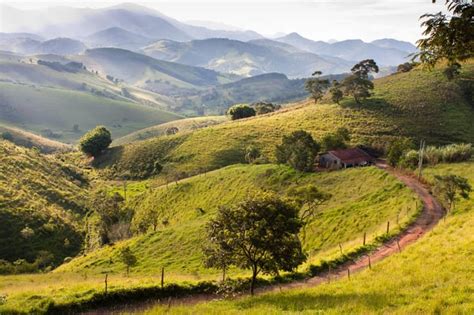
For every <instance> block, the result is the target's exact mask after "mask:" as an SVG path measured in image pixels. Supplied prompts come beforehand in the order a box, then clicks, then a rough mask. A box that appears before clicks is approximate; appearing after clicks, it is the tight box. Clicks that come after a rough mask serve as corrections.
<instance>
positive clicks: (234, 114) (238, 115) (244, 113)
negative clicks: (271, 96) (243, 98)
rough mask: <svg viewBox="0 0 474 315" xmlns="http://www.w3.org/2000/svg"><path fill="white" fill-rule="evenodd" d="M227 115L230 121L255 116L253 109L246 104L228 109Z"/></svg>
mask: <svg viewBox="0 0 474 315" xmlns="http://www.w3.org/2000/svg"><path fill="white" fill-rule="evenodd" d="M227 114H228V115H229V116H230V118H231V119H232V120H237V119H242V118H247V117H252V116H255V115H256V114H257V112H256V111H255V109H254V108H252V107H250V106H248V105H247V104H237V105H234V106H232V107H230V108H229V110H228V111H227Z"/></svg>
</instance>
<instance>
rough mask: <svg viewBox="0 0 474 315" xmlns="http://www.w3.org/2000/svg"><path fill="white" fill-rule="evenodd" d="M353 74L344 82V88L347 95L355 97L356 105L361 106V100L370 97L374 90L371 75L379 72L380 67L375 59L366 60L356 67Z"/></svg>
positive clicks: (352, 70) (353, 68)
mask: <svg viewBox="0 0 474 315" xmlns="http://www.w3.org/2000/svg"><path fill="white" fill-rule="evenodd" d="M351 72H352V75H350V76H348V77H346V78H345V79H344V80H343V81H342V86H343V87H344V92H345V94H346V95H351V96H353V97H354V100H355V101H356V103H357V104H361V100H363V99H365V98H367V97H370V96H371V94H370V90H373V89H374V84H373V83H372V81H370V80H369V74H370V73H371V72H375V73H377V72H379V67H378V66H377V64H376V63H375V61H374V60H373V59H366V60H362V61H361V62H359V63H357V64H356V65H354V67H352V69H351Z"/></svg>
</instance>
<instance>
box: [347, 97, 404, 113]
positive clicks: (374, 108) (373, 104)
mask: <svg viewBox="0 0 474 315" xmlns="http://www.w3.org/2000/svg"><path fill="white" fill-rule="evenodd" d="M340 106H341V107H342V108H349V109H354V110H360V109H363V110H367V111H371V112H377V113H395V112H397V111H396V108H394V107H393V105H392V104H390V103H389V102H387V101H386V100H385V99H383V98H380V97H371V98H367V99H365V100H362V101H361V103H360V104H357V103H356V101H355V100H354V99H346V100H344V101H342V102H341V104H340Z"/></svg>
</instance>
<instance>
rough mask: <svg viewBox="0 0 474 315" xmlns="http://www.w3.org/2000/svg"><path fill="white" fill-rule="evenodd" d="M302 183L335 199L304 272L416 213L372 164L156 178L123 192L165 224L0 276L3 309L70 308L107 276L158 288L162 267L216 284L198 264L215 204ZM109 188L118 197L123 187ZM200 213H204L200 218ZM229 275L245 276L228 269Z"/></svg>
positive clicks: (170, 276)
mask: <svg viewBox="0 0 474 315" xmlns="http://www.w3.org/2000/svg"><path fill="white" fill-rule="evenodd" d="M304 183H314V184H315V185H317V186H318V187H320V188H321V189H323V190H324V191H327V192H330V193H332V194H333V198H332V199H331V200H330V201H329V203H328V204H327V205H326V206H324V207H323V208H322V211H321V214H320V216H319V217H318V219H317V221H316V222H315V223H314V224H313V225H311V226H309V227H308V230H307V238H306V242H305V244H304V246H305V248H306V250H307V251H308V252H309V253H310V259H309V261H308V263H307V264H305V265H304V266H302V267H301V268H302V270H303V269H305V268H307V265H308V264H309V263H314V264H318V263H320V262H321V260H322V259H325V260H329V259H333V258H335V257H338V256H339V247H338V244H339V243H342V244H343V247H344V251H350V250H352V249H355V248H357V247H359V246H361V244H362V235H363V233H364V232H367V233H368V242H372V241H373V240H374V239H375V237H376V236H378V235H381V234H383V233H384V231H385V224H386V222H387V220H390V221H392V222H395V220H396V217H397V214H398V213H399V212H402V213H401V216H400V225H403V224H404V223H406V222H408V221H409V220H410V219H411V217H412V216H413V215H415V214H416V213H417V209H416V207H417V198H416V197H415V196H414V195H413V193H412V192H411V191H410V190H409V189H408V188H406V187H404V186H403V185H402V184H401V183H400V182H399V181H398V180H396V179H395V178H393V177H392V176H390V175H388V174H386V173H385V172H383V171H381V170H379V169H376V168H372V167H369V168H360V169H349V170H346V171H339V172H330V173H321V174H302V173H299V172H296V171H294V170H292V169H290V168H288V167H286V166H276V165H235V166H230V167H227V168H224V169H221V170H217V171H213V172H209V173H206V174H203V175H200V176H196V177H193V178H189V179H185V180H182V181H179V183H178V184H177V185H176V184H170V185H168V187H166V186H163V187H158V188H154V183H153V181H144V182H131V183H129V184H128V189H127V191H128V192H129V194H128V198H130V200H129V205H130V206H133V208H134V209H136V217H137V218H138V217H140V215H141V214H142V213H143V212H145V211H146V210H148V209H151V208H155V207H157V208H159V209H160V213H159V217H160V219H162V218H165V217H166V218H168V219H169V224H168V226H167V227H162V226H160V227H159V228H158V231H157V232H152V231H149V232H148V233H147V234H144V235H141V236H137V237H134V238H132V239H130V240H127V241H123V242H120V243H116V244H114V245H111V246H106V247H104V248H102V249H99V250H97V251H94V252H91V253H88V254H86V255H82V256H79V257H77V258H75V259H73V260H72V261H71V262H69V263H66V264H63V265H62V266H61V267H59V268H58V269H56V270H55V271H54V272H52V273H49V274H44V275H17V276H8V277H0V280H1V283H2V285H0V293H1V294H7V295H8V299H7V302H6V303H5V304H4V305H3V306H0V312H1V310H2V307H4V309H8V310H22V311H24V310H26V311H27V310H29V309H34V308H36V307H39V306H41V305H44V304H45V303H49V302H50V301H54V302H55V303H57V304H63V303H66V304H67V303H73V302H74V303H75V302H78V301H80V300H81V299H85V300H87V299H90V298H91V297H92V296H93V295H94V294H95V293H98V292H102V290H103V277H104V273H108V274H109V276H110V279H111V280H110V283H112V284H113V286H114V288H116V289H124V288H126V289H127V290H133V288H140V287H146V286H149V285H150V286H151V285H156V284H157V283H158V277H159V275H160V270H161V267H165V278H166V283H170V282H173V283H183V282H190V283H196V282H197V281H201V280H217V279H218V278H219V277H220V275H219V271H217V270H213V269H204V268H203V266H202V263H201V261H202V256H201V245H202V243H203V240H204V230H203V228H204V225H205V223H206V222H207V221H208V220H209V218H210V217H212V216H213V215H214V213H215V211H216V209H217V207H218V206H219V205H222V204H228V203H235V202H237V201H239V200H241V199H242V198H244V197H245V196H246V195H247V193H248V192H250V191H254V190H259V189H266V190H273V191H276V192H278V193H280V194H284V193H285V191H286V190H287V189H289V188H290V187H291V186H292V185H300V184H304ZM112 189H114V190H115V191H117V192H123V191H122V190H121V189H120V187H115V188H112ZM197 208H202V209H204V213H203V214H202V213H201V212H200V211H197ZM395 230H396V229H394V231H395ZM122 246H130V248H131V249H132V250H133V252H134V253H135V255H136V256H137V257H138V265H137V266H136V267H134V268H132V271H131V275H130V277H125V276H124V274H125V266H124V265H123V264H122V263H121V262H120V261H118V260H117V252H118V250H119V249H120V248H121V247H122ZM229 275H230V276H231V277H240V276H244V277H247V276H248V275H249V274H248V272H246V271H242V270H237V269H233V270H230V271H229ZM71 283H73V284H71ZM41 303H43V304H41Z"/></svg>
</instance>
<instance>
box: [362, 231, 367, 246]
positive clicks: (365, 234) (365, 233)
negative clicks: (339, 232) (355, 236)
mask: <svg viewBox="0 0 474 315" xmlns="http://www.w3.org/2000/svg"><path fill="white" fill-rule="evenodd" d="M366 237H367V232H364V241H363V242H362V244H363V245H364V246H365V239H366Z"/></svg>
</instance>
